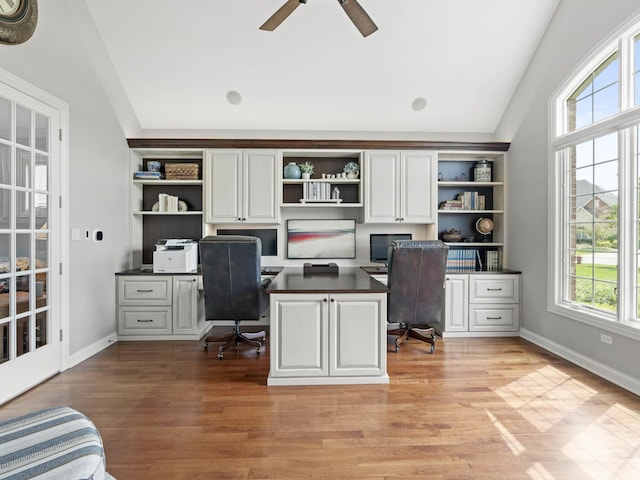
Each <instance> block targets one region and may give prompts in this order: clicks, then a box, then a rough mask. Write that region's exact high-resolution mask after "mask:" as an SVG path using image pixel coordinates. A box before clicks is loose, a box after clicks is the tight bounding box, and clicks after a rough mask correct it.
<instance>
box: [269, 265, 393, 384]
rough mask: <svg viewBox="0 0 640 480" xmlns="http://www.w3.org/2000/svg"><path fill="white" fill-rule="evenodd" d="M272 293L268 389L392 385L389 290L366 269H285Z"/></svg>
mask: <svg viewBox="0 0 640 480" xmlns="http://www.w3.org/2000/svg"><path fill="white" fill-rule="evenodd" d="M268 291H269V294H270V297H271V300H270V302H271V307H270V309H271V310H270V316H271V327H270V328H271V333H270V342H271V343H270V345H271V346H270V349H271V354H270V359H271V365H270V367H271V368H270V371H269V377H268V379H267V385H343V384H365V383H389V376H388V375H387V291H388V289H387V287H386V286H385V285H383V284H382V283H380V282H378V281H377V280H376V279H374V278H373V277H371V276H370V275H368V274H367V273H366V272H364V271H363V270H362V269H360V268H348V267H341V268H340V272H339V274H338V275H330V274H312V275H308V274H304V273H303V269H302V268H284V269H283V270H282V271H281V272H280V273H279V274H278V275H277V276H276V277H275V279H274V280H273V282H272V283H271V285H270V286H269V288H268Z"/></svg>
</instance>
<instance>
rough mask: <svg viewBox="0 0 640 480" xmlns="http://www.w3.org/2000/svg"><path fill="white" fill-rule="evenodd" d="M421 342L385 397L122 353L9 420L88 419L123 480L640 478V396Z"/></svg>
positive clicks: (27, 400) (76, 372)
mask: <svg viewBox="0 0 640 480" xmlns="http://www.w3.org/2000/svg"><path fill="white" fill-rule="evenodd" d="M426 350H427V346H426V345H424V344H421V343H420V342H417V341H415V340H412V341H409V342H408V343H406V344H404V345H403V346H402V348H401V350H400V352H398V353H393V352H389V353H388V356H387V358H388V371H389V375H390V377H391V383H390V384H389V385H370V386H367V385H363V386H338V387H332V386H310V387H267V386H266V378H267V374H268V371H269V348H268V347H267V349H266V351H265V352H264V353H263V354H262V355H260V356H256V354H255V350H254V349H252V348H247V347H243V348H242V349H241V351H240V352H237V351H235V350H234V349H231V350H229V351H228V352H227V353H226V354H225V358H224V360H222V361H221V360H218V358H217V355H216V350H215V348H211V347H210V350H209V351H208V352H206V351H204V350H203V349H202V346H201V344H198V343H197V342H119V343H116V344H114V345H112V346H110V347H109V348H107V349H106V350H104V351H102V352H100V353H99V354H97V355H95V356H94V357H92V358H90V359H89V360H87V361H85V362H83V363H82V364H80V365H78V366H76V367H74V368H72V369H70V370H68V371H66V372H64V373H62V374H60V375H57V376H56V377H54V378H52V379H50V380H49V381H47V382H46V383H44V384H42V385H41V386H38V387H37V388H35V389H33V390H31V391H29V392H27V393H26V394H24V395H22V396H21V397H19V398H17V399H15V400H13V401H11V402H9V403H7V404H6V405H4V406H2V407H1V408H0V419H4V418H8V417H10V416H13V415H18V414H22V413H27V412H29V411H32V410H35V409H37V408H41V407H47V406H52V405H69V406H71V407H73V408H76V409H77V410H80V411H81V412H83V413H85V414H86V415H88V416H89V417H90V418H91V419H92V420H93V422H94V423H95V424H96V425H97V427H98V429H99V431H100V433H101V435H102V437H103V440H104V444H105V449H106V455H107V467H108V470H109V472H110V473H111V474H112V475H114V476H115V477H116V479H117V480H144V479H163V480H169V479H278V478H285V479H313V478H330V479H363V480H364V479H378V480H379V479H391V478H394V479H399V478H402V479H416V478H421V479H449V480H453V479H474V480H476V479H534V480H550V479H556V480H560V479H562V480H564V479H570V480H573V479H576V480H583V479H595V480H606V479H640V397H638V396H636V395H634V394H632V393H629V392H627V391H625V390H623V389H621V388H618V387H616V386H615V385H612V384H610V383H608V382H606V381H604V380H602V379H600V378H598V377H596V376H595V375H592V374H590V373H589V372H586V371H585V370H583V369H581V368H579V367H577V366H574V365H572V364H570V363H568V362H566V361H564V360H562V359H560V358H558V357H556V356H554V355H552V354H550V353H548V352H546V351H545V350H543V349H541V348H539V347H537V346H535V345H532V344H530V343H528V342H527V341H525V340H522V339H519V338H494V339H445V340H442V339H438V342H437V348H436V352H435V354H434V355H429V354H428V353H426Z"/></svg>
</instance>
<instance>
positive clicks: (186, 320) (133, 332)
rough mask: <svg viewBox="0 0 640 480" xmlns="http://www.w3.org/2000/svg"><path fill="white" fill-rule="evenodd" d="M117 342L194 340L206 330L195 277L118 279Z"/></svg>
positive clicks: (162, 276) (124, 276) (201, 295)
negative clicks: (119, 340)
mask: <svg viewBox="0 0 640 480" xmlns="http://www.w3.org/2000/svg"><path fill="white" fill-rule="evenodd" d="M116 278H117V298H118V335H119V338H120V339H121V340H155V339H158V340H167V339H180V340H198V339H200V338H201V337H202V336H203V335H204V333H205V331H206V329H207V328H208V326H207V325H206V322H205V321H204V296H203V294H202V291H201V290H199V289H198V275H118V276H117V277H116Z"/></svg>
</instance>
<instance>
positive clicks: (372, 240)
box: [369, 233, 412, 265]
mask: <svg viewBox="0 0 640 480" xmlns="http://www.w3.org/2000/svg"><path fill="white" fill-rule="evenodd" d="M411 239H412V236H411V234H410V233H372V234H370V235H369V247H370V251H371V255H370V260H371V261H372V262H373V263H384V264H385V265H386V264H387V262H388V260H389V259H388V258H387V257H388V255H389V245H391V244H392V243H393V242H395V241H396V240H411Z"/></svg>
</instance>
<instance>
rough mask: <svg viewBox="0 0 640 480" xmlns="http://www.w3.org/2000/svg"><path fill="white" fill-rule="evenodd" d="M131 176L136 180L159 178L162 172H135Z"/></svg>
mask: <svg viewBox="0 0 640 480" xmlns="http://www.w3.org/2000/svg"><path fill="white" fill-rule="evenodd" d="M133 178H135V179H137V180H160V179H161V178H162V173H160V172H135V173H134V174H133Z"/></svg>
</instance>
